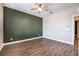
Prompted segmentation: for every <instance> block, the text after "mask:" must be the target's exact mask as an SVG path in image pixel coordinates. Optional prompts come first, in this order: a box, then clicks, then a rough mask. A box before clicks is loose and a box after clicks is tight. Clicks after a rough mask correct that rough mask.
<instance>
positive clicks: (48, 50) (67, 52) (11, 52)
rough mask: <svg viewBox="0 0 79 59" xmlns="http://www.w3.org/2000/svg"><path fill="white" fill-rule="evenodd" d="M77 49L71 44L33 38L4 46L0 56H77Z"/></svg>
mask: <svg viewBox="0 0 79 59" xmlns="http://www.w3.org/2000/svg"><path fill="white" fill-rule="evenodd" d="M77 52H78V51H77V49H75V48H74V47H73V46H72V45H68V44H65V43H61V42H57V41H54V40H49V39H45V38H40V39H35V40H31V41H27V42H21V43H16V44H11V45H7V46H4V47H3V49H2V51H1V52H0V55H1V56H77V55H78V53H77Z"/></svg>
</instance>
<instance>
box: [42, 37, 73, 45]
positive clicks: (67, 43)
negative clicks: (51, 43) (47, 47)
mask: <svg viewBox="0 0 79 59" xmlns="http://www.w3.org/2000/svg"><path fill="white" fill-rule="evenodd" d="M43 38H47V39H50V40H55V41H59V42H62V43H66V44H70V45H73V43H71V42H67V41H62V40H59V39H54V38H50V37H45V36H43Z"/></svg>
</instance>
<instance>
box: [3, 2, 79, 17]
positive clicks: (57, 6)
mask: <svg viewBox="0 0 79 59" xmlns="http://www.w3.org/2000/svg"><path fill="white" fill-rule="evenodd" d="M33 4H34V3H4V4H3V5H4V6H6V7H9V8H12V9H16V10H19V11H22V12H25V13H28V14H32V15H35V16H38V17H45V16H48V15H49V14H50V13H49V12H41V13H38V11H35V10H30V9H32V7H33ZM48 6H49V10H50V11H52V12H53V13H57V12H60V11H62V10H65V9H67V8H71V7H74V6H79V3H48Z"/></svg>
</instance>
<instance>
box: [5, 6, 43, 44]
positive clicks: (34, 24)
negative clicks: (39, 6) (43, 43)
mask: <svg viewBox="0 0 79 59" xmlns="http://www.w3.org/2000/svg"><path fill="white" fill-rule="evenodd" d="M38 36H42V18H40V17H36V16H33V15H30V14H27V13H24V12H21V11H17V10H13V9H10V8H7V7H4V42H5V43H6V42H12V41H18V40H23V39H28V38H33V37H38ZM11 38H13V40H10V39H11Z"/></svg>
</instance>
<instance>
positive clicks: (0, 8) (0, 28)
mask: <svg viewBox="0 0 79 59" xmlns="http://www.w3.org/2000/svg"><path fill="white" fill-rule="evenodd" d="M2 44H3V6H2V4H0V50H1V48H2Z"/></svg>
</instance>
